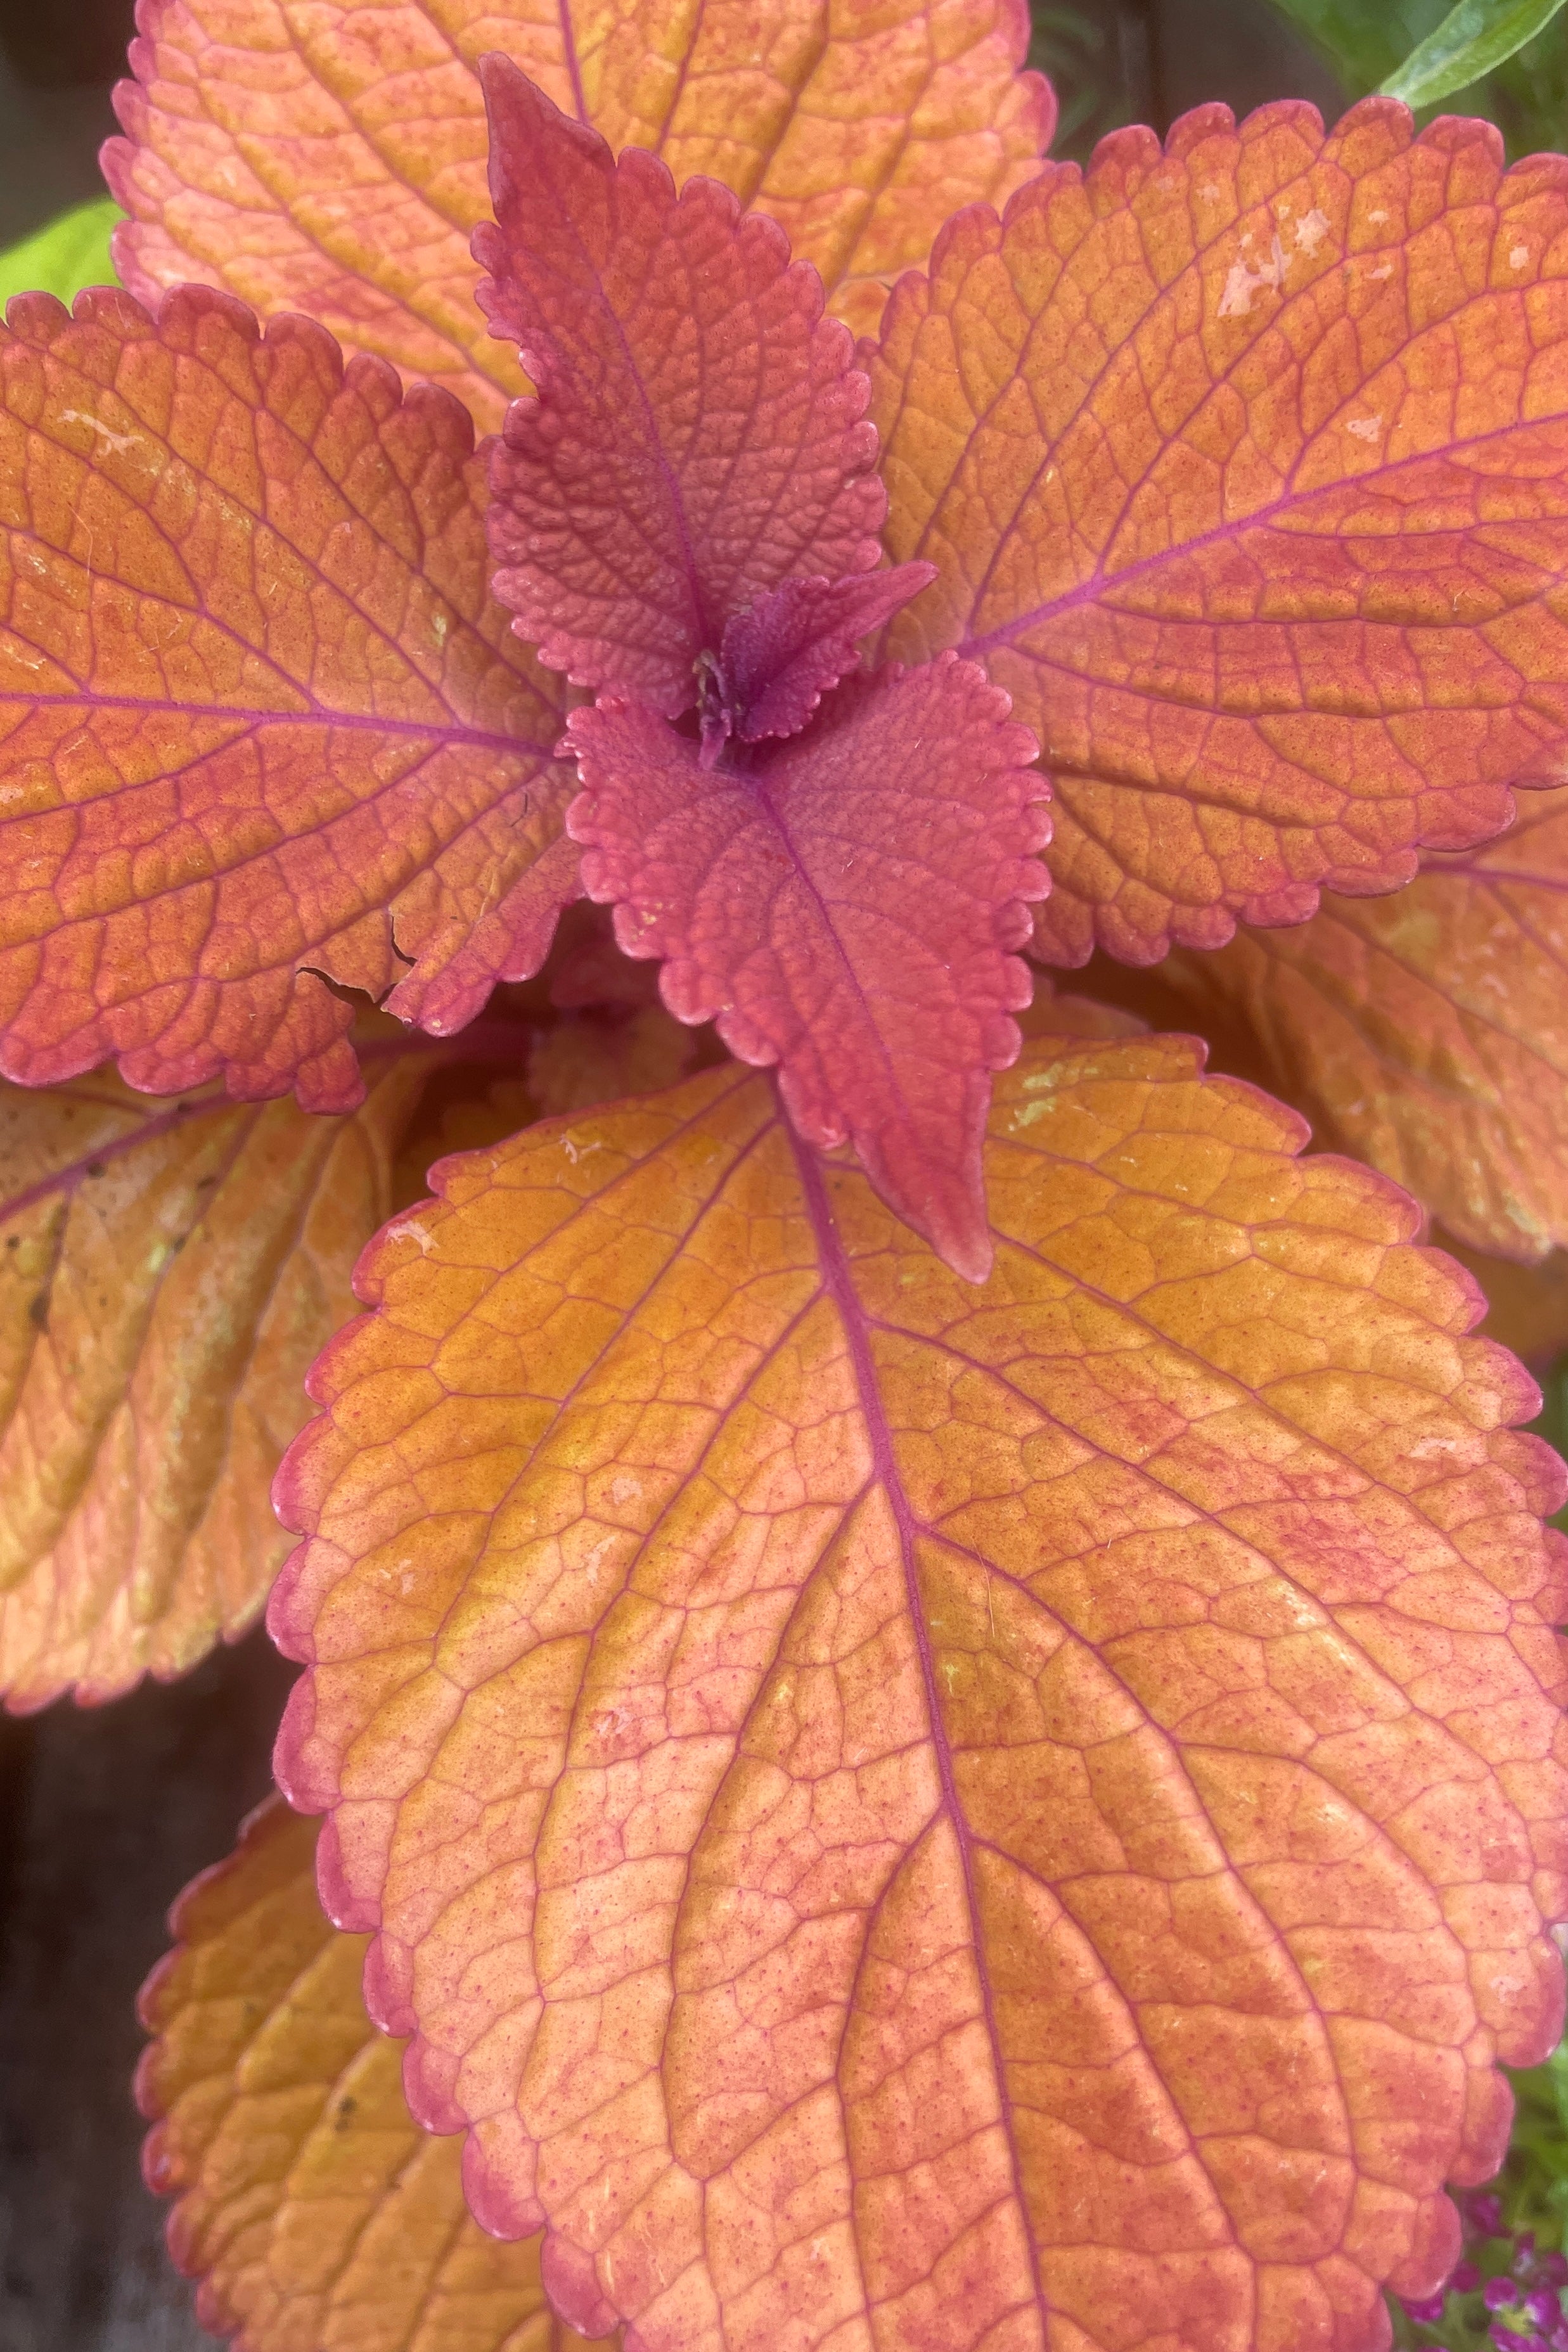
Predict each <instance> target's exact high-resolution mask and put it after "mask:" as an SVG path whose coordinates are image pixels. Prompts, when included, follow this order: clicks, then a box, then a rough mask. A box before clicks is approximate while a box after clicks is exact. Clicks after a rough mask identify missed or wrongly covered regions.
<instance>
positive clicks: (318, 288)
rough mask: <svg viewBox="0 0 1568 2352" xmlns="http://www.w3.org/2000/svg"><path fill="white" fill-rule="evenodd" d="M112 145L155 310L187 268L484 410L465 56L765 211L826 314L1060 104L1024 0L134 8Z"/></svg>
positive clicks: (916, 253) (142, 280)
mask: <svg viewBox="0 0 1568 2352" xmlns="http://www.w3.org/2000/svg"><path fill="white" fill-rule="evenodd" d="M138 21H139V23H140V24H141V26H142V38H141V39H139V40H137V41H135V42H133V43H132V50H131V67H132V72H133V73H134V75H135V76H136V79H135V80H134V81H130V82H122V83H121V85H120V88H119V89H118V90H117V92H116V94H115V102H116V106H117V108H118V110H119V114H120V119H121V123H122V124H123V126H124V128H125V130H126V131H127V133H128V134H129V136H128V137H127V138H124V139H113V140H110V142H109V144H108V146H107V148H106V149H105V151H104V169H105V172H106V173H107V175H108V179H109V183H110V187H111V188H112V189H113V191H114V194H116V196H118V198H119V199H120V202H121V204H122V205H124V206H125V208H126V210H127V211H128V212H129V213H131V214H132V215H133V216H134V217H133V219H132V222H131V223H130V224H129V225H128V226H124V227H122V228H121V229H120V230H119V232H118V233H117V237H116V244H115V265H116V267H117V268H118V269H119V270H120V273H121V277H122V278H124V280H125V282H126V284H127V285H128V286H129V287H131V288H132V290H133V291H134V292H135V293H137V294H140V295H141V296H142V299H145V300H151V299H153V296H154V294H155V293H156V291H157V290H158V289H160V288H162V287H166V286H174V285H177V284H179V283H180V281H181V280H182V279H184V278H198V279H210V280H212V281H213V282H214V283H216V284H218V285H221V286H226V287H227V288H228V289H230V290H231V291H233V292H235V293H237V294H239V295H241V296H242V297H243V298H244V299H245V300H246V301H247V302H250V303H252V304H254V305H255V307H256V308H257V309H258V310H260V311H262V312H263V313H264V314H268V313H271V312H275V311H278V310H307V311H310V313H311V314H312V315H313V316H315V317H316V318H319V319H321V320H324V321H325V323H326V324H327V325H328V326H330V327H331V329H332V331H333V332H334V333H335V334H336V335H337V336H338V337H339V338H340V339H341V340H342V341H343V342H345V343H350V344H353V345H356V346H358V347H359V348H360V349H362V350H365V351H372V352H380V353H381V354H383V355H384V357H386V358H388V359H391V360H393V361H395V362H396V364H397V365H398V366H399V367H401V368H403V369H404V370H405V371H406V373H409V374H410V375H415V376H430V377H434V378H437V379H438V380H439V381H441V382H443V383H448V384H450V385H451V387H452V388H453V390H454V391H456V392H458V393H459V394H461V395H462V396H463V397H464V398H465V399H466V400H467V401H468V403H469V404H470V406H471V407H472V408H473V411H474V414H475V415H476V416H477V417H478V418H479V422H480V424H481V425H484V426H486V427H487V428H488V427H493V426H495V425H499V424H500V419H501V415H502V411H503V409H504V406H505V401H506V397H507V395H509V394H512V393H515V392H518V391H521V389H522V379H521V376H520V374H519V373H518V371H517V366H516V362H515V359H514V357H513V354H512V353H511V352H509V351H506V350H504V349H503V348H502V347H501V346H500V344H498V343H494V342H491V341H490V340H489V335H488V333H487V331H486V328H485V325H484V321H483V320H482V319H481V318H480V317H479V312H478V310H476V309H475V306H474V287H475V285H476V283H477V281H478V278H479V271H478V270H477V268H475V266H474V264H473V262H472V261H471V259H470V258H469V255H468V233H469V231H470V230H471V229H472V228H473V227H474V226H475V224H476V223H477V222H479V221H480V220H483V219H484V218H485V217H486V215H488V213H489V197H488V195H487V193H486V188H485V145H486V142H485V110H484V101H483V99H482V98H481V96H480V93H479V76H478V72H477V67H478V63H479V58H480V57H481V56H483V55H484V54H485V52H486V51H487V50H492V49H500V50H501V51H503V52H504V53H505V54H506V55H507V56H509V57H510V58H512V59H513V60H514V61H515V62H516V63H517V64H518V65H520V66H521V67H522V68H523V69H524V71H525V72H527V73H528V74H529V75H531V78H532V79H534V80H535V81H537V82H538V83H539V84H540V85H541V87H542V89H546V90H548V92H549V93H550V96H551V97H552V99H553V100H555V102H556V103H557V105H559V106H561V107H563V108H564V109H566V110H568V111H570V112H575V113H576V114H577V115H578V116H579V118H580V119H581V120H582V121H588V122H592V123H594V124H595V125H596V126H597V128H598V129H599V130H600V131H603V132H604V134H605V138H606V139H608V140H609V142H610V144H611V145H612V146H613V147H616V148H617V149H618V148H621V147H625V146H638V147H647V148H651V149H652V150H653V152H655V153H656V154H659V155H662V156H663V158H664V160H665V162H666V163H668V165H669V167H670V169H671V171H672V172H673V173H674V174H675V176H676V179H677V180H678V181H684V180H686V179H688V178H689V177H690V175H691V174H692V173H710V174H712V176H713V177H715V178H717V179H721V180H723V181H724V182H726V183H727V184H728V185H729V186H730V187H731V188H732V189H733V190H734V191H735V194H737V195H738V196H739V197H740V198H741V201H742V204H745V205H755V206H756V207H757V208H758V209H759V210H761V211H763V212H765V213H768V214H770V215H772V216H773V219H775V220H777V221H780V222H782V223H783V225H784V229H785V230H786V232H787V233H788V236H789V237H790V241H791V243H792V245H793V246H794V247H795V252H796V253H797V254H799V255H804V256H805V258H806V259H808V260H810V261H814V262H815V263H816V266H817V268H819V269H820V270H821V272H822V275H823V278H824V279H825V280H826V285H827V288H828V290H829V294H830V297H831V299H832V305H833V308H834V309H835V310H837V311H838V312H839V313H840V315H841V316H842V317H844V318H845V319H846V320H847V321H848V323H849V324H850V325H851V326H852V327H854V328H856V329H857V330H866V329H869V328H872V327H874V326H875V325H876V322H877V319H878V316H879V313H880V310H881V308H882V303H883V299H884V298H885V293H886V289H887V286H888V285H889V283H890V281H891V279H892V278H893V277H894V276H896V275H897V273H898V272H899V271H900V269H903V268H908V267H909V266H910V264H912V263H918V262H922V261H923V260H924V259H925V257H926V254H927V251H928V250H929V248H930V246H931V239H932V237H933V236H935V234H936V232H937V230H938V228H939V227H940V226H941V225H942V222H943V221H944V220H945V219H946V218H947V216H948V215H949V214H950V213H951V212H953V211H954V210H955V209H956V208H957V207H958V206H959V205H964V204H969V203H971V202H973V200H975V199H977V198H988V199H990V200H992V201H993V202H996V203H1001V202H1004V201H1005V199H1006V197H1007V196H1008V195H1010V194H1012V192H1013V190H1014V189H1015V188H1016V187H1017V186H1019V185H1020V184H1021V183H1022V182H1023V181H1024V180H1026V178H1027V177H1028V176H1029V174H1030V173H1032V172H1034V171H1035V170H1036V169H1037V167H1038V162H1039V158H1040V156H1041V155H1042V154H1043V153H1044V152H1045V150H1046V147H1047V145H1048V143H1049V141H1050V136H1051V132H1052V131H1053V130H1054V128H1055V126H1056V101H1055V100H1054V99H1053V98H1052V96H1051V93H1050V89H1049V87H1048V85H1047V83H1045V82H1044V81H1042V79H1040V77H1039V76H1038V75H1037V74H1032V73H1020V72H1019V71H1018V68H1019V66H1020V65H1021V64H1022V62H1023V58H1024V53H1025V50H1026V47H1027V45H1028V39H1029V20H1028V15H1027V11H1026V8H1025V7H1024V6H1023V5H1021V0H957V5H948V4H947V0H890V5H884V6H880V7H878V8H876V9H874V10H866V9H856V10H848V11H845V10H834V9H831V8H830V7H829V5H828V4H827V0H761V5H758V0H703V5H700V6H698V5H685V6H683V7H682V8H681V9H680V10H679V11H678V12H677V13H676V14H675V15H674V16H673V17H672V14H671V10H670V8H669V5H668V0H637V5H635V6H633V7H632V8H629V9H628V8H626V7H625V6H612V5H604V4H603V0H596V5H590V6H586V7H584V6H576V7H573V6H570V5H563V6H561V7H560V8H559V9H557V8H556V7H553V6H552V7H551V8H550V9H548V10H547V11H542V10H539V9H537V8H534V7H532V6H531V5H527V0H387V5H383V6H378V7H374V8H365V7H356V6H353V5H345V0H328V5H324V6H323V5H307V0H239V5H237V6H236V5H234V0H144V5H143V6H142V9H141V11H140V14H139V18H138Z"/></svg>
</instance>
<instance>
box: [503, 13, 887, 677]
mask: <svg viewBox="0 0 1568 2352" xmlns="http://www.w3.org/2000/svg"><path fill="white" fill-rule="evenodd" d="M482 70H483V79H484V87H485V98H486V102H487V104H488V106H489V119H490V193H491V195H492V197H493V199H494V203H495V213H496V217H495V220H494V221H493V222H489V223H483V224H481V225H480V226H479V228H478V229H477V230H476V231H475V233H474V252H475V256H476V257H477V258H478V260H479V262H480V263H481V265H482V266H483V267H484V268H485V269H487V270H488V271H489V276H488V277H487V278H482V279H481V280H480V282H479V304H480V307H481V309H482V310H484V311H485V312H486V314H487V316H488V317H489V322H490V329H491V331H492V333H494V334H497V335H500V336H503V337H505V338H507V339H508V340H510V341H513V342H516V343H517V344H519V345H520V346H521V353H522V363H523V365H524V367H525V368H526V369H527V370H528V373H529V374H530V375H531V377H532V379H533V381H534V383H535V384H536V385H537V386H538V388H539V392H538V397H537V399H532V400H523V401H519V402H517V403H515V404H514V405H513V406H512V408H511V409H510V411H509V413H508V415H507V420H506V429H505V433H504V436H503V438H502V439H501V441H500V443H498V444H497V446H496V447H495V449H494V451H493V454H492V456H491V459H490V488H491V491H492V493H493V499H494V503H493V505H492V507H491V509H490V518H489V530H490V546H491V549H492V551H493V552H494V554H495V558H496V561H497V562H498V564H499V565H500V570H499V571H498V572H497V573H496V575H495V583H494V584H495V591H496V593H497V595H498V596H500V600H501V602H502V603H503V604H508V605H510V607H511V609H512V611H513V612H514V613H515V614H517V620H516V623H515V626H516V628H517V631H518V634H519V635H521V636H522V637H524V638H526V639H527V640H528V642H529V643H530V644H531V645H537V646H538V647H539V650H540V656H541V658H542V660H543V661H545V662H547V663H548V664H549V665H550V666H551V667H552V668H554V669H563V670H565V671H566V672H567V674H568V676H569V677H571V678H572V679H573V680H574V683H576V684H577V685H579V686H588V687H595V688H599V687H605V686H608V687H613V688H618V689H621V690H624V691H626V692H628V693H634V694H636V695H637V697H638V698H639V699H640V700H642V701H644V702H647V704H649V705H650V707H652V708H654V709H658V710H660V711H662V712H663V713H664V714H665V716H666V717H668V718H671V719H673V718H675V717H677V716H678V715H679V713H680V712H681V711H683V710H686V709H689V707H690V705H691V703H692V702H693V700H694V699H695V698H696V677H695V664H696V661H697V657H698V656H699V655H700V654H701V653H703V652H704V651H707V652H710V653H717V652H718V650H719V646H720V641H721V637H722V635H723V632H724V626H725V624H726V622H727V621H729V620H731V618H732V617H733V616H734V615H735V614H738V613H742V612H743V611H744V610H745V609H746V607H747V606H748V605H749V604H752V602H753V600H754V599H755V598H756V597H757V596H759V595H761V594H763V592H764V591H766V590H767V589H770V588H774V587H776V586H777V585H778V583H779V582H780V581H781V580H785V579H788V578H789V577H790V576H791V575H792V574H797V573H808V572H826V573H828V574H830V575H831V576H832V577H833V578H835V579H837V577H838V576H839V574H840V573H842V572H866V571H868V570H869V569H870V567H871V566H872V565H873V564H874V563H875V562H877V559H878V556H879V553H880V547H879V541H878V539H877V532H878V530H879V528H880V525H881V520H882V515H883V511H884V509H885V506H886V500H885V499H884V497H883V492H882V486H881V484H880V482H879V480H878V479H877V478H876V475H875V473H874V472H873V471H872V468H873V467H874V466H875V463H876V457H877V436H876V432H875V430H874V428H873V427H872V426H871V425H868V424H867V423H866V422H865V409H866V401H867V394H868V386H867V382H866V378H865V376H864V375H863V374H861V373H860V371H859V370H858V368H856V367H854V366H853V365H852V364H851V361H852V356H853V347H852V345H851V342H850V339H849V335H848V333H847V331H846V329H845V328H843V327H842V326H840V325H839V323H838V321H837V320H834V319H826V318H824V317H823V315H822V288H821V282H820V280H819V279H818V278H817V276H816V271H815V270H814V269H812V268H810V266H809V265H808V264H807V263H805V262H795V263H792V262H791V260H790V257H789V242H788V239H787V238H786V237H785V236H784V232H783V231H782V230H781V229H780V228H779V227H778V226H777V224H776V223H774V222H773V221H770V220H768V219H766V218H765V217H764V216H763V215H761V214H757V213H752V214H748V215H742V213H741V209H740V206H739V205H738V204H737V203H736V200H735V198H734V197H733V196H732V195H731V193H730V191H729V190H728V189H727V188H725V187H722V186H721V185H720V184H719V183H718V182H717V181H715V180H707V179H698V180H691V181H689V182H688V184H687V185H686V187H685V189H684V190H683V191H682V193H681V194H680V195H679V196H678V195H677V194H676V193H675V183H674V181H673V180H672V179H671V177H670V175H669V172H668V168H667V167H666V166H665V165H664V164H662V163H659V162H658V159H657V158H656V157H654V156H652V155H649V154H647V153H645V152H643V151H642V150H640V149H637V148H632V149H630V150H628V151H627V152H626V153H625V154H624V155H622V157H621V158H620V161H619V162H618V163H617V162H616V159H615V157H614V156H613V155H612V154H611V152H610V150H609V148H608V147H607V146H606V145H605V142H604V140H603V139H601V138H600V136H599V134H598V132H597V131H593V130H590V129H588V128H586V127H585V126H584V124H582V123H580V122H575V121H573V120H572V119H571V117H570V116H568V115H564V114H563V113H562V112H561V110H560V109H559V108H558V107H557V106H555V105H553V104H552V101H551V100H549V99H548V98H547V97H546V96H545V95H544V92H543V91H542V90H541V89H537V88H536V87H535V85H534V84H533V83H532V82H531V81H530V80H529V79H528V78H527V76H526V75H525V74H521V73H520V72H519V71H518V69H517V68H516V67H515V66H513V65H510V64H509V63H508V62H507V60H506V59H505V58H500V57H491V58H486V59H485V61H484V66H483V69H482Z"/></svg>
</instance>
